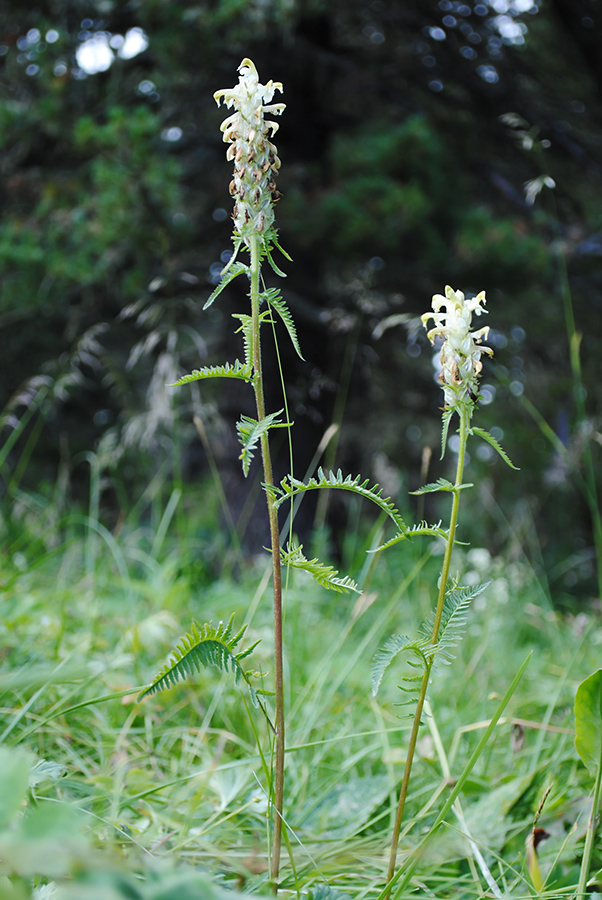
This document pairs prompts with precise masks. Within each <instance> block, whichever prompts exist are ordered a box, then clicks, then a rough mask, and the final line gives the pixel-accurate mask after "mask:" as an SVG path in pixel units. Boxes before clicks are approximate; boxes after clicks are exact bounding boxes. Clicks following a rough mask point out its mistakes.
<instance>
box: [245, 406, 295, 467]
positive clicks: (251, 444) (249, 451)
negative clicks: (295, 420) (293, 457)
mask: <svg viewBox="0 0 602 900" xmlns="http://www.w3.org/2000/svg"><path fill="white" fill-rule="evenodd" d="M281 412H283V410H281V409H279V410H278V412H275V413H270V414H269V415H268V416H264V418H263V419H262V420H261V422H258V421H257V419H251V418H250V417H249V416H241V417H240V422H237V423H236V430H237V432H238V439H239V441H240V443H241V444H242V451H241V453H240V456H239V457H238V458H239V459H240V460H242V470H243V473H244V476H245V478H246V477H247V475H248V474H249V469H250V467H251V460H252V459H253V455H254V451H255V448H256V447H257V442H258V441H259V439H260V438H261V436H262V434H265V433H266V432H267V431H268V429H270V428H274V427H278V426H280V425H283V424H284V423H282V422H278V421H277V416H279V415H280V413H281Z"/></svg>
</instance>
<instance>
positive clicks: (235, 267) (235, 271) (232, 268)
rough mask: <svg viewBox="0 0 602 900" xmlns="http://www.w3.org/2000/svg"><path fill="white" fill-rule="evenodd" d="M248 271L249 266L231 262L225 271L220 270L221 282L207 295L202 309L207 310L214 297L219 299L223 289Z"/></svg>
mask: <svg viewBox="0 0 602 900" xmlns="http://www.w3.org/2000/svg"><path fill="white" fill-rule="evenodd" d="M239 246H240V245H239ZM249 271H250V269H249V266H248V265H245V263H241V262H237V263H235V262H233V261H232V260H231V261H230V262H229V263H228V264H227V266H226V267H225V269H223V270H222V280H221V281H220V283H219V284H218V286H217V287H216V288H215V290H214V291H213V293H211V294H210V295H209V298H208V299H207V300H206V301H205V305H204V306H203V309H207V308H208V307H210V306H211V304H212V303H213V301H214V300H215V299H216V297H219V295H220V294H221V292H222V291H223V289H224V288H225V287H226V286H227V285H229V284H230V282H231V281H233V280H234V279H235V278H237V277H238V276H239V275H242V273H243V272H246V273H247V274H248V273H249Z"/></svg>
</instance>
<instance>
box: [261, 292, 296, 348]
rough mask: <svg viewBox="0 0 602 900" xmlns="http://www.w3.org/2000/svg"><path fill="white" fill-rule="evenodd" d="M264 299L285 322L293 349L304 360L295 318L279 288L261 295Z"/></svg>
mask: <svg viewBox="0 0 602 900" xmlns="http://www.w3.org/2000/svg"><path fill="white" fill-rule="evenodd" d="M261 297H262V299H264V300H266V302H267V303H268V304H269V305H270V306H271V307H272V308H273V309H275V310H276V312H277V313H278V315H279V316H280V318H281V319H282V321H283V322H284V325H285V328H286V330H287V331H288V335H289V337H290V339H291V341H292V344H293V347H294V348H295V351H296V353H297V356H298V357H299V358H300V359H303V354H302V353H301V347H300V346H299V339H298V337H297V329H296V328H295V323H294V322H293V317H292V316H291V314H290V311H289V308H288V306H287V305H286V303H285V302H284V300H283V299H282V296H281V294H280V291H279V290H278V288H270V289H269V290H267V291H264V293H263V294H262V295H261Z"/></svg>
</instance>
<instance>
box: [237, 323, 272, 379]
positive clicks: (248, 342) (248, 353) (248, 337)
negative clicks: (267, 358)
mask: <svg viewBox="0 0 602 900" xmlns="http://www.w3.org/2000/svg"><path fill="white" fill-rule="evenodd" d="M232 318H233V319H238V320H239V321H240V328H237V330H236V333H237V334H238V332H239V331H240V332H242V340H243V346H244V353H245V365H246V366H252V365H253V319H252V317H251V316H248V315H247V314H246V313H232ZM266 319H267V320H268V321H271V312H270V311H269V310H267V311H266V312H262V313H261V314H260V316H259V325H260V326H261V325H262V324H263V323H264V322H265V320H266Z"/></svg>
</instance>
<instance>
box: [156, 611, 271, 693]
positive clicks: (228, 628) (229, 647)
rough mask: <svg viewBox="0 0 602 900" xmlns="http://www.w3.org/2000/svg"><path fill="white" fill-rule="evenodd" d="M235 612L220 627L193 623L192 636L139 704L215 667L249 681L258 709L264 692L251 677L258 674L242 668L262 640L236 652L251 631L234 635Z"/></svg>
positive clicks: (241, 631) (248, 685) (245, 628)
mask: <svg viewBox="0 0 602 900" xmlns="http://www.w3.org/2000/svg"><path fill="white" fill-rule="evenodd" d="M233 619H234V613H233V614H232V615H231V616H230V619H229V621H228V624H227V625H224V623H223V622H220V623H219V625H218V626H217V628H214V627H213V623H212V622H205V623H204V624H203V625H201V626H198V625H197V624H196V622H193V624H192V631H191V633H190V634H185V635H184V637H183V638H182V639H181V641H180V644H179V645H178V646H177V647H176V648H175V650H174V651H173V656H172V658H171V659H170V661H169V662H168V663H167V665H166V666H165V668H164V669H163V671H162V672H160V673H159V675H157V677H156V678H155V679H154V681H153V683H152V684H150V685H149V686H148V687H147V688H146V689H145V690H144V691H142V693H141V694H140V695H139V697H138V702H140V700H143V699H144V697H149V696H151V695H152V694H156V693H157V692H158V691H164V690H167V689H168V688H170V687H173V686H174V685H175V684H177V683H178V681H181V680H183V679H185V678H186V677H188V676H190V675H193V674H194V673H195V672H200V671H201V668H203V667H207V666H214V667H215V668H217V669H219V670H220V671H222V672H232V674H233V675H234V681H235V683H238V682H239V681H240V679H241V678H242V679H243V681H245V682H246V684H247V687H248V688H249V691H250V694H251V700H252V701H253V705H254V706H257V697H256V695H257V694H258V693H262V692H260V691H256V690H255V689H254V688H252V686H251V684H250V678H251V677H257V676H258V675H259V673H257V672H245V671H244V670H243V668H242V666H241V665H240V662H241V660H243V659H245V658H246V657H247V656H249V654H250V653H251V652H252V651H253V650H254V649H255V647H256V646H257V644H258V643H259V641H255V643H254V644H251V646H249V647H247V648H246V650H242V651H240V652H238V653H236V652H235V649H236V647H237V645H238V644H239V643H240V641H241V640H242V637H243V635H244V633H245V631H246V630H247V626H246V625H243V627H242V628H241V629H240V631H238V632H237V633H236V634H232V622H233Z"/></svg>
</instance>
